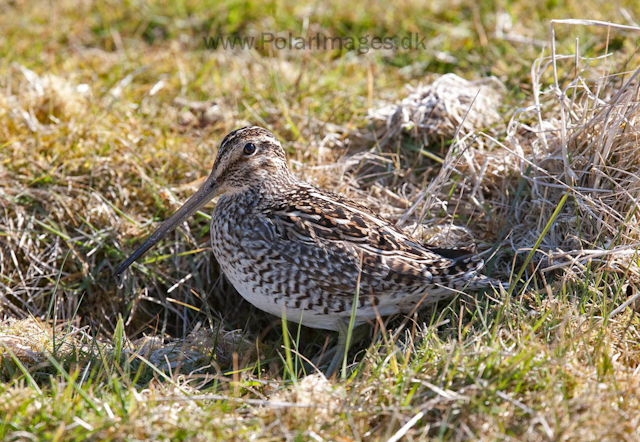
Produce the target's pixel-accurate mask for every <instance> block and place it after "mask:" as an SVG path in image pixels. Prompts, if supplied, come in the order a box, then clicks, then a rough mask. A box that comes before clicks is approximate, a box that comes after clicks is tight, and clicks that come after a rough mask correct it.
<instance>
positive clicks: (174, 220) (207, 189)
mask: <svg viewBox="0 0 640 442" xmlns="http://www.w3.org/2000/svg"><path fill="white" fill-rule="evenodd" d="M216 190H217V186H216V180H215V179H214V178H213V177H212V176H211V175H210V176H209V178H207V181H205V183H204V185H203V186H202V187H201V188H200V189H198V191H197V192H196V193H194V194H193V196H192V197H191V198H189V199H188V200H187V202H186V203H184V205H183V206H182V207H180V208H179V209H178V210H177V211H176V213H174V214H173V215H171V216H170V217H169V219H168V220H166V221H165V222H164V223H162V225H161V226H160V227H158V230H156V231H155V232H153V233H152V234H151V236H149V238H147V240H146V241H145V242H144V243H143V244H142V245H141V246H140V247H139V248H138V250H136V251H135V252H133V254H132V255H131V256H130V257H128V258H127V260H126V261H124V262H123V263H122V264H120V265H119V266H118V268H117V269H116V271H115V276H118V275H119V274H121V273H122V272H124V271H125V270H127V268H128V267H129V266H130V265H131V264H133V263H134V262H135V261H136V260H137V259H138V258H140V257H141V256H142V255H144V254H145V253H147V251H148V250H149V249H150V248H151V247H153V246H155V245H156V243H157V242H158V241H160V240H161V239H162V238H164V237H165V236H167V235H168V234H169V233H171V232H172V231H173V229H175V228H176V227H177V226H178V225H179V224H180V223H182V222H183V221H184V220H186V219H187V218H189V217H190V216H191V215H193V214H194V213H195V212H196V211H198V209H200V208H201V207H202V206H204V205H205V204H206V203H208V202H209V201H211V200H212V199H213V198H214V197H215V196H216Z"/></svg>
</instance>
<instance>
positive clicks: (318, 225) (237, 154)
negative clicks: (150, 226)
mask: <svg viewBox="0 0 640 442" xmlns="http://www.w3.org/2000/svg"><path fill="white" fill-rule="evenodd" d="M216 195H221V197H220V200H219V201H218V203H217V205H216V207H215V209H214V211H213V217H212V221H211V241H212V246H213V252H214V254H215V256H216V259H217V260H218V262H219V263H220V266H221V267H222V270H223V272H224V274H225V275H226V277H227V278H228V279H229V280H230V281H231V283H232V284H233V285H234V287H235V288H236V289H237V290H238V292H239V293H240V294H241V295H242V296H243V297H244V298H245V299H247V300H248V301H249V302H251V303H252V304H254V305H255V306H256V307H258V308H260V309H262V310H264V311H266V312H269V313H272V314H274V315H277V316H282V315H283V313H285V314H286V317H287V319H288V320H290V321H294V322H299V323H302V324H303V325H306V326H309V327H315V328H323V329H327V330H338V331H340V332H341V339H342V337H343V331H344V328H345V324H346V323H347V322H348V320H349V317H350V315H351V311H352V305H353V301H354V299H355V298H354V295H355V293H356V290H357V287H356V286H357V282H358V281H360V287H359V293H360V296H359V300H358V305H357V310H356V317H355V324H356V325H358V324H361V323H363V322H365V321H366V320H367V319H373V318H375V317H376V315H377V314H380V315H382V316H386V315H391V314H394V313H407V312H410V311H412V310H413V309H414V308H415V307H416V305H417V304H418V303H420V302H422V303H423V304H425V305H426V304H429V303H433V302H436V301H438V300H441V299H444V298H448V297H451V296H453V295H454V294H455V292H456V290H459V289H462V288H464V287H465V286H468V287H469V288H471V289H477V288H481V287H487V286H488V285H489V284H490V283H491V281H490V280H489V279H487V278H486V277H484V276H482V275H480V274H479V273H478V272H479V270H480V268H481V267H482V260H481V259H479V258H478V257H476V256H473V255H469V254H468V253H466V252H461V251H458V250H449V249H437V248H433V247H429V246H426V245H424V244H421V243H420V242H419V241H417V240H416V239H414V238H412V237H411V236H410V235H408V234H406V233H405V232H403V231H402V230H400V229H398V228H397V227H395V226H394V225H392V224H390V223H389V222H388V221H386V220H384V219H383V218H381V217H380V216H378V215H376V214H375V213H373V212H372V211H371V210H369V209H368V208H366V207H364V206H361V205H360V204H357V203H355V202H353V201H350V200H348V199H346V198H343V197H341V196H339V195H336V194H333V193H330V192H327V191H325V190H322V189H319V188H317V187H315V186H312V185H310V184H308V183H305V182H303V181H300V180H298V179H297V178H296V177H295V176H294V175H293V174H292V173H291V171H290V170H289V168H288V165H287V161H286V155H285V152H284V150H283V149H282V146H281V144H280V142H279V141H278V139H277V138H276V137H275V136H274V135H273V134H272V133H271V132H269V131H267V130H266V129H263V128H260V127H245V128H242V129H238V130H235V131H233V132H231V133H230V134H228V135H227V136H226V137H225V138H224V140H223V141H222V144H221V146H220V149H219V151H218V155H217V157H216V160H215V163H214V165H213V170H212V172H211V175H210V176H209V177H208V178H207V181H206V182H205V184H204V185H203V186H202V188H201V189H200V190H198V192H196V194H194V195H193V196H192V197H191V198H190V199H189V200H188V201H187V202H186V203H185V205H184V206H183V207H182V208H180V209H179V210H178V211H177V212H176V213H175V214H174V215H172V216H171V217H170V218H169V219H168V220H167V221H165V223H163V225H162V226H161V227H160V228H159V229H158V230H157V231H156V232H154V233H153V234H152V235H151V236H150V237H149V238H148V239H147V241H146V242H145V243H144V244H143V245H142V246H141V247H140V248H139V249H138V250H136V252H134V254H133V255H131V257H129V259H127V260H126V261H125V262H123V263H122V264H121V265H120V266H119V267H118V269H117V270H116V274H120V273H122V272H123V271H124V270H125V269H126V268H127V267H128V266H129V265H131V264H132V263H133V262H134V261H135V260H136V259H138V258H139V257H140V256H142V255H143V254H144V253H145V252H146V251H147V250H149V249H150V248H151V247H152V246H153V245H154V244H155V243H157V242H158V241H159V240H160V239H162V238H163V237H164V236H165V235H166V234H167V233H169V232H170V231H171V230H173V229H174V228H175V227H176V226H177V225H178V224H179V223H181V222H182V221H183V220H185V219H186V218H187V217H189V216H190V215H191V214H193V213H194V212H195V211H196V210H197V209H199V208H200V207H201V206H203V205H204V204H205V203H206V202H207V201H209V200H211V199H212V198H213V197H215V196H216ZM341 342H342V341H341ZM338 353H340V352H338ZM336 356H338V355H336ZM335 362H336V361H335V359H334V362H333V363H332V367H333V369H335V366H336V364H335ZM329 371H333V370H332V369H331V368H330V370H329Z"/></svg>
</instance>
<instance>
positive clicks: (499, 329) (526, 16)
mask: <svg viewBox="0 0 640 442" xmlns="http://www.w3.org/2000/svg"><path fill="white" fill-rule="evenodd" d="M565 18H589V19H592V20H603V21H611V22H613V23H620V24H627V25H629V24H633V21H634V20H635V23H637V22H638V21H640V9H639V8H638V4H637V2H635V1H630V0H629V1H621V2H604V1H598V0H588V1H586V2H584V1H583V2H553V1H549V2H546V3H545V4H544V5H540V4H539V3H538V2H531V1H528V0H523V1H514V2H506V3H505V2H493V1H482V2H473V1H466V0H460V1H456V2H437V1H434V2H421V1H418V0H413V1H409V2H402V3H397V4H396V3H394V2H392V3H389V2H385V3H374V4H372V5H370V6H368V7H367V8H364V9H359V8H344V7H342V6H341V3H340V2H335V1H330V2H327V3H323V4H302V3H300V2H293V1H288V0H285V1H279V2H263V1H253V0H251V1H244V2H221V3H218V2H210V3H209V2H197V1H189V0H183V1H180V2H168V1H156V2H116V1H106V2H75V1H71V0H65V1H60V2H54V3H52V4H47V5H46V7H43V5H41V4H38V3H36V2H29V1H25V2H22V1H17V2H12V3H10V4H8V5H7V6H6V8H5V10H3V14H2V15H1V16H0V28H1V29H2V33H1V35H0V311H1V312H2V320H1V321H0V358H1V359H0V364H1V366H0V382H1V383H0V438H2V439H3V440H4V439H7V440H18V439H20V440H22V439H34V440H40V439H53V440H85V439H95V440H134V439H136V440H137V439H153V440H155V439H172V440H174V439H175V440H183V439H189V440H210V439H242V440H244V439H252V440H266V439H270V440H273V439H287V440H424V439H426V440H429V439H447V440H449V439H452V440H460V439H482V440H498V439H499V440H504V439H517V440H548V439H550V440H556V439H568V440H603V439H637V438H638V431H639V430H638V427H639V421H638V418H637V416H638V414H639V413H638V410H639V408H640V403H639V402H638V396H639V395H640V385H639V383H638V381H637V379H638V376H637V371H638V367H639V362H640V351H639V350H640V347H639V344H638V330H639V329H640V322H639V318H638V316H637V314H636V310H637V305H638V304H637V302H636V299H637V297H638V288H639V284H638V281H639V273H640V271H639V268H640V258H639V257H638V252H637V250H638V242H639V240H638V238H639V235H638V233H639V231H640V228H639V227H640V223H639V221H638V213H637V207H638V204H637V200H638V195H639V192H640V186H639V185H638V177H637V176H638V164H639V160H638V155H637V152H636V151H637V116H638V114H639V113H640V112H638V109H637V108H636V107H637V104H638V99H637V84H638V83H637V77H634V75H637V71H636V69H637V66H638V65H639V64H638V54H637V48H638V47H639V43H640V34H639V33H638V32H635V31H633V30H628V29H627V30H624V29H616V28H606V27H593V26H583V25H575V24H573V25H572V24H567V23H555V24H554V30H555V51H556V54H557V56H556V58H555V60H553V61H554V62H555V66H556V71H557V77H558V87H559V88H560V92H557V90H556V89H555V80H554V73H553V69H552V63H551V62H552V60H551V59H550V55H551V49H550V46H549V21H550V20H552V19H556V20H557V19H565ZM271 31H277V32H282V33H286V32H288V31H291V32H292V33H293V34H294V35H300V34H303V33H305V32H326V33H327V34H328V35H332V36H342V37H348V36H359V35H367V34H369V35H371V36H374V35H375V36H391V35H406V34H408V33H418V34H420V35H421V36H424V37H427V42H428V43H427V47H426V48H425V50H418V51H416V50H414V51H395V52H394V51H391V52H384V51H369V52H368V53H367V54H357V53H356V52H354V51H347V50H333V51H311V52H303V51H273V50H269V49H268V48H267V49H259V50H252V51H208V50H205V49H204V44H203V40H202V38H203V36H214V35H219V34H224V35H238V36H245V35H258V34H259V33H260V32H271ZM576 42H577V44H578V46H577V48H578V52H577V53H578V54H579V57H576ZM542 44H546V47H544V48H543V47H542ZM605 54H609V55H608V56H607V57H603V56H604V55H605ZM564 56H566V57H564ZM536 60H539V61H536ZM449 72H453V73H456V74H458V75H460V76H462V77H464V78H467V79H469V80H476V79H481V78H486V77H488V76H491V75H493V76H496V77H497V78H498V79H499V80H500V81H501V82H502V83H503V84H504V86H505V88H504V92H503V93H502V104H501V105H500V107H499V108H497V109H494V111H495V112H496V113H497V115H499V119H498V120H496V121H494V122H492V123H491V124H489V125H488V126H486V127H485V126H482V127H476V128H475V131H474V132H470V131H468V130H466V129H465V130H464V131H460V133H458V136H457V139H455V138H456V137H455V136H454V135H455V134H454V133H449V134H448V135H446V136H445V135H443V134H445V132H438V131H436V135H437V136H434V135H433V133H432V134H429V135H428V136H427V135H425V134H424V133H423V132H420V129H419V128H414V129H412V131H404V130H398V131H397V132H393V136H390V137H389V138H386V139H385V138H383V135H384V134H385V133H386V132H385V130H386V129H385V128H386V127H387V126H386V125H385V124H384V123H385V121H384V119H381V120H376V119H375V118H372V117H371V115H373V116H376V115H378V116H380V115H382V114H381V113H380V109H382V108H383V105H384V104H389V103H397V102H399V101H400V100H401V99H402V98H404V97H406V96H407V95H408V92H407V89H406V88H405V85H406V84H409V85H411V86H413V87H417V85H418V84H419V83H423V84H428V83H431V82H432V81H433V80H435V79H436V78H437V76H438V75H440V74H445V73H449ZM627 82H629V83H628V84H627ZM474 91H475V90H474ZM474 94H475V92H474ZM558 97H565V98H564V101H560V100H559V99H558ZM203 102H205V103H203ZM531 106H533V107H531ZM370 109H371V110H372V111H371V114H370V112H369V110H370ZM467 110H468V108H462V109H459V111H460V115H467V117H468V118H469V119H472V117H473V118H475V116H474V115H472V114H471V112H470V113H469V114H467V113H466V112H467ZM376 112H377V113H376ZM487 113H488V112H487ZM474 121H475V120H474ZM247 123H252V124H259V125H263V126H265V127H268V128H269V129H270V130H272V131H273V132H274V133H276V134H277V135H278V136H279V137H280V138H281V140H282V141H283V142H284V145H285V146H286V148H287V149H288V155H289V158H290V160H291V165H292V167H293V169H294V171H295V172H296V173H297V174H298V175H299V176H301V177H303V178H305V179H307V180H309V181H312V182H314V183H316V184H318V185H320V186H322V187H325V188H328V189H332V190H335V191H338V192H340V193H342V194H345V195H347V196H349V197H351V198H354V199H356V200H358V201H360V202H362V203H364V204H367V205H369V206H370V207H372V208H373V209H374V210H376V211H378V212H380V213H381V214H382V215H383V216H385V217H386V218H388V219H390V220H393V221H395V222H402V223H403V228H405V229H407V230H408V231H411V232H415V235H416V236H417V237H419V238H420V239H422V240H424V241H428V242H430V243H432V244H439V245H440V244H442V245H452V244H462V245H470V244H475V246H476V247H477V249H478V250H480V251H487V250H491V253H493V252H495V255H494V256H493V258H492V260H491V266H490V269H491V270H490V272H491V276H492V277H495V278H498V279H500V280H503V281H510V282H511V286H510V288H509V289H508V291H507V292H506V293H505V292H501V293H494V292H492V291H489V292H486V293H480V294H477V295H476V294H472V296H470V295H465V294H461V295H460V296H458V297H457V298H456V299H454V300H452V301H450V302H440V303H439V304H438V306H437V307H431V308H427V309H425V310H423V311H420V312H418V313H416V314H415V315H412V316H411V317H409V318H404V317H401V318H391V319H390V320H389V321H386V318H385V321H384V322H383V321H380V322H378V323H376V324H374V327H373V331H372V336H373V338H372V340H371V343H370V344H368V343H365V344H361V345H359V346H355V347H353V348H352V351H351V352H350V353H349V355H348V357H347V359H345V361H344V367H345V368H346V370H344V371H343V373H342V374H343V376H338V377H337V378H334V379H332V380H326V379H324V378H323V377H322V376H321V375H314V374H312V371H313V370H312V369H311V368H310V365H309V364H308V363H307V362H306V359H310V358H313V357H314V356H316V355H318V354H320V353H322V352H325V351H326V350H327V349H328V348H330V347H331V346H332V345H333V343H335V337H334V336H331V335H329V334H327V333H325V332H322V331H315V330H309V329H306V328H302V327H298V326H297V324H293V323H291V322H289V323H286V322H285V321H283V322H280V320H277V319H275V318H274V317H271V316H269V315H267V314H265V313H262V312H260V311H258V310H256V309H254V308H253V307H251V306H250V305H248V304H247V303H246V302H245V301H243V300H242V299H241V298H240V297H239V296H238V295H237V294H236V293H235V291H234V290H233V288H232V287H231V286H230V285H229V283H228V282H227V281H225V280H224V278H222V277H221V274H220V271H219V269H218V267H217V264H216V263H215V260H214V259H213V257H212V253H211V250H210V246H209V222H208V219H207V217H208V215H207V213H208V212H209V209H207V210H206V211H205V212H207V213H202V214H200V215H198V216H196V217H194V219H192V220H191V221H190V222H189V227H188V228H184V229H182V230H179V231H177V232H176V233H175V234H173V236H170V237H169V238H168V239H167V240H165V241H164V242H163V244H162V245H161V246H160V247H158V248H156V249H155V251H153V252H151V253H150V254H149V255H148V257H147V258H146V259H145V260H144V261H143V262H141V263H140V265H136V266H134V268H133V269H132V270H131V271H129V275H128V276H127V277H126V278H125V279H123V280H116V279H114V278H113V277H112V273H113V270H114V269H115V266H117V265H118V263H119V262H120V261H121V260H122V259H124V258H125V257H126V255H127V254H128V253H129V252H130V251H132V250H133V249H134V248H135V246H136V245H138V244H139V243H140V241H141V240H142V238H143V237H144V236H145V235H147V234H149V233H150V231H151V230H152V228H153V226H154V225H155V222H157V221H159V220H162V219H164V218H166V217H167V216H169V215H170V214H171V213H172V212H173V211H174V210H175V209H176V208H177V206H178V205H179V203H180V201H184V200H185V199H186V198H187V197H188V196H189V195H190V194H191V193H192V192H193V191H194V189H195V188H196V187H197V186H198V184H200V182H201V181H202V180H203V179H204V177H205V176H206V175H207V174H208V172H209V169H210V167H211V165H212V163H213V159H214V155H215V152H216V149H217V146H218V143H219V141H220V139H221V137H223V136H224V135H225V134H226V133H227V132H228V131H230V130H231V129H234V128H236V127H239V126H241V125H244V124H247ZM443 124H444V123H443ZM447 127H449V126H447ZM454 127H456V125H454ZM541 127H542V128H543V129H544V130H543V131H541V130H540V128H541ZM392 128H393V127H392ZM438 130H441V129H438ZM442 130H443V131H444V129H442ZM447 130H449V129H447ZM542 134H546V135H542ZM426 139H428V141H429V143H425V142H424V141H425V140H426ZM568 169H570V171H569V170H568ZM572 177H573V178H572ZM487 257H488V256H487Z"/></svg>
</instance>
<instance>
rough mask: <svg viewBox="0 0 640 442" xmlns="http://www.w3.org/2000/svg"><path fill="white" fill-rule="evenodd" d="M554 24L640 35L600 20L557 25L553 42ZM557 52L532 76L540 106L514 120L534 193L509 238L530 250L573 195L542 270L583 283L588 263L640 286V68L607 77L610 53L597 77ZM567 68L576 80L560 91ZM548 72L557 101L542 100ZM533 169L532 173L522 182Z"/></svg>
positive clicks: (512, 145) (549, 96) (513, 140)
mask: <svg viewBox="0 0 640 442" xmlns="http://www.w3.org/2000/svg"><path fill="white" fill-rule="evenodd" d="M554 23H563V24H570V25H595V26H610V27H612V28H619V29H625V30H633V31H636V32H639V31H640V28H637V27H630V26H621V25H610V24H607V23H602V22H596V21H588V20H586V21H585V20H554V21H552V23H551V30H552V31H551V35H552V37H553V35H554V31H553V24H554ZM551 47H552V56H551V58H550V59H549V58H547V57H544V56H543V57H541V58H540V59H539V60H538V61H537V62H536V63H535V64H534V66H533V68H532V81H533V90H534V93H535V95H534V103H535V105H534V106H532V107H530V108H527V109H524V110H523V112H519V113H517V114H516V116H514V118H513V119H512V121H511V123H510V125H509V130H508V133H507V137H506V140H505V143H504V144H503V146H504V147H505V148H507V149H508V150H509V151H510V152H512V153H513V154H514V155H516V157H517V159H518V163H519V166H520V173H521V176H522V177H523V179H526V180H527V181H528V182H529V184H530V188H531V194H530V196H529V198H528V199H525V200H523V201H522V202H521V203H520V205H519V207H517V209H516V210H517V211H518V212H519V213H521V214H522V215H524V216H522V217H518V219H519V221H520V224H519V225H518V226H516V227H515V228H514V229H513V230H512V232H511V244H512V246H513V248H514V249H515V250H525V249H526V248H527V247H528V246H529V245H530V244H532V243H533V241H534V240H535V238H536V237H537V236H538V235H539V233H540V231H541V229H542V227H544V226H545V224H546V222H547V221H548V220H549V217H550V215H551V213H552V212H553V210H554V209H555V207H556V205H557V204H558V202H559V201H560V199H561V198H562V196H563V195H564V194H565V193H566V192H567V191H570V192H571V198H572V200H573V204H568V205H567V207H565V208H564V209H563V211H562V213H561V214H560V216H559V218H558V220H557V222H556V224H555V225H554V226H553V228H552V232H551V233H550V234H549V235H548V236H547V237H546V238H545V240H544V246H543V247H542V248H541V249H540V250H539V251H540V252H542V253H544V254H545V255H546V259H544V261H545V262H544V265H543V268H542V271H543V272H544V271H550V270H557V269H560V268H564V269H565V271H566V274H567V275H570V276H572V277H578V278H580V277H581V276H583V275H584V272H585V271H586V269H587V262H600V263H602V264H603V265H606V267H608V268H609V270H613V271H617V272H621V273H624V274H627V273H628V275H629V276H631V277H632V278H633V279H635V280H636V281H637V280H638V277H639V268H638V254H637V250H638V246H639V245H640V235H639V233H640V214H639V213H638V207H639V206H638V196H639V192H640V173H639V167H640V150H639V149H638V143H639V140H640V137H639V135H640V132H639V130H638V127H637V124H638V122H639V121H640V103H639V100H638V99H639V95H638V92H639V87H640V82H639V81H638V79H639V75H640V69H638V70H636V71H635V72H630V73H629V72H621V73H616V74H609V73H607V70H608V69H611V67H612V65H613V61H612V62H611V64H610V65H609V67H607V61H608V60H609V58H610V57H611V56H612V54H606V56H605V57H602V58H600V59H599V61H602V62H603V63H604V64H605V66H604V67H603V68H602V70H599V69H598V68H597V67H593V66H591V64H592V62H593V61H594V60H583V59H582V58H580V57H579V56H578V54H577V53H576V54H574V56H561V55H556V50H555V42H554V40H552V46H551ZM576 47H577V48H578V45H576ZM560 62H565V63H570V62H573V63H574V66H573V70H574V72H577V73H578V75H576V76H575V77H574V78H573V79H570V80H565V82H564V84H563V85H562V87H561V83H560V81H559V79H558V64H559V63H560ZM549 64H551V65H552V69H553V82H554V83H553V85H552V87H551V88H550V91H551V93H548V92H546V93H543V92H542V91H544V90H545V85H544V84H543V83H542V80H541V79H542V78H543V76H544V71H545V70H546V69H548V67H549ZM568 69H569V68H567V70H568ZM594 74H595V75H597V76H596V78H597V79H596V80H595V81H593V80H592V79H593V78H594ZM598 74H599V75H598ZM626 77H628V78H626ZM528 112H533V113H534V114H536V116H537V121H538V124H537V125H536V126H533V127H529V126H527V125H526V124H525V123H522V122H520V121H519V118H520V117H521V116H522V115H523V114H524V113H528ZM529 134H532V135H534V136H529ZM528 168H531V173H530V174H526V173H525V171H526V169H528Z"/></svg>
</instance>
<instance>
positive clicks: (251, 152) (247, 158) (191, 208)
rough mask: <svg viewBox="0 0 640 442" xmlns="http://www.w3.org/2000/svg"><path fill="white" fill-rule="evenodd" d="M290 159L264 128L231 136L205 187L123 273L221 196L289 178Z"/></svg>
mask: <svg viewBox="0 0 640 442" xmlns="http://www.w3.org/2000/svg"><path fill="white" fill-rule="evenodd" d="M290 176H291V175H290V172H289V169H288V166H287V158H286V155H285V152H284V149H283V148H282V145H281V144H280V141H278V138H276V136H275V135H274V134H272V133H271V132H269V131H268V130H266V129H263V128H261V127H257V126H252V127H243V128H242V129H237V130H234V131H233V132H231V133H229V134H228V135H227V136H226V137H224V139H223V140H222V143H221V144H220V149H218V155H217V156H216V160H215V162H214V164H213V169H212V170H211V174H210V175H209V177H208V178H207V179H206V181H205V182H204V184H203V185H202V187H200V189H198V191H197V192H196V193H195V194H193V196H191V198H189V199H188V200H187V202H186V203H184V205H183V206H182V207H181V208H180V209H178V210H177V211H176V212H175V213H174V214H173V215H171V216H170V217H169V219H167V220H166V221H165V222H164V223H162V225H161V226H160V227H158V229H157V230H156V231H155V232H153V233H152V234H151V236H149V238H147V240H146V241H145V242H144V243H143V244H142V245H141V246H140V247H139V248H138V249H137V250H136V251H135V252H133V254H132V255H131V256H130V257H129V258H127V260H126V261H124V262H123V263H122V264H120V265H119V266H118V268H117V269H116V271H115V274H116V275H119V274H120V273H122V272H124V271H125V270H126V269H127V268H128V267H129V266H130V265H131V264H133V263H134V262H135V261H136V260H137V259H138V258H140V257H141V256H142V255H144V254H145V253H146V252H147V251H148V250H149V249H151V247H153V246H154V245H155V244H156V243H158V242H159V241H160V240H161V239H162V238H164V237H165V236H167V235H168V234H169V233H170V232H172V231H173V230H174V229H175V228H176V227H177V226H178V225H179V224H180V223H182V222H183V221H184V220H186V219H187V218H189V217H190V216H191V215H193V214H194V213H195V212H196V211H198V210H199V209H200V208H201V207H202V206H204V205H205V204H206V203H207V202H209V201H211V200H212V199H213V198H215V197H216V196H218V195H222V194H227V195H230V194H236V193H240V192H243V191H246V190H247V189H249V188H260V187H261V186H265V185H268V184H269V183H273V182H276V183H277V182H278V181H279V180H280V179H289V177H290Z"/></svg>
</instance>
